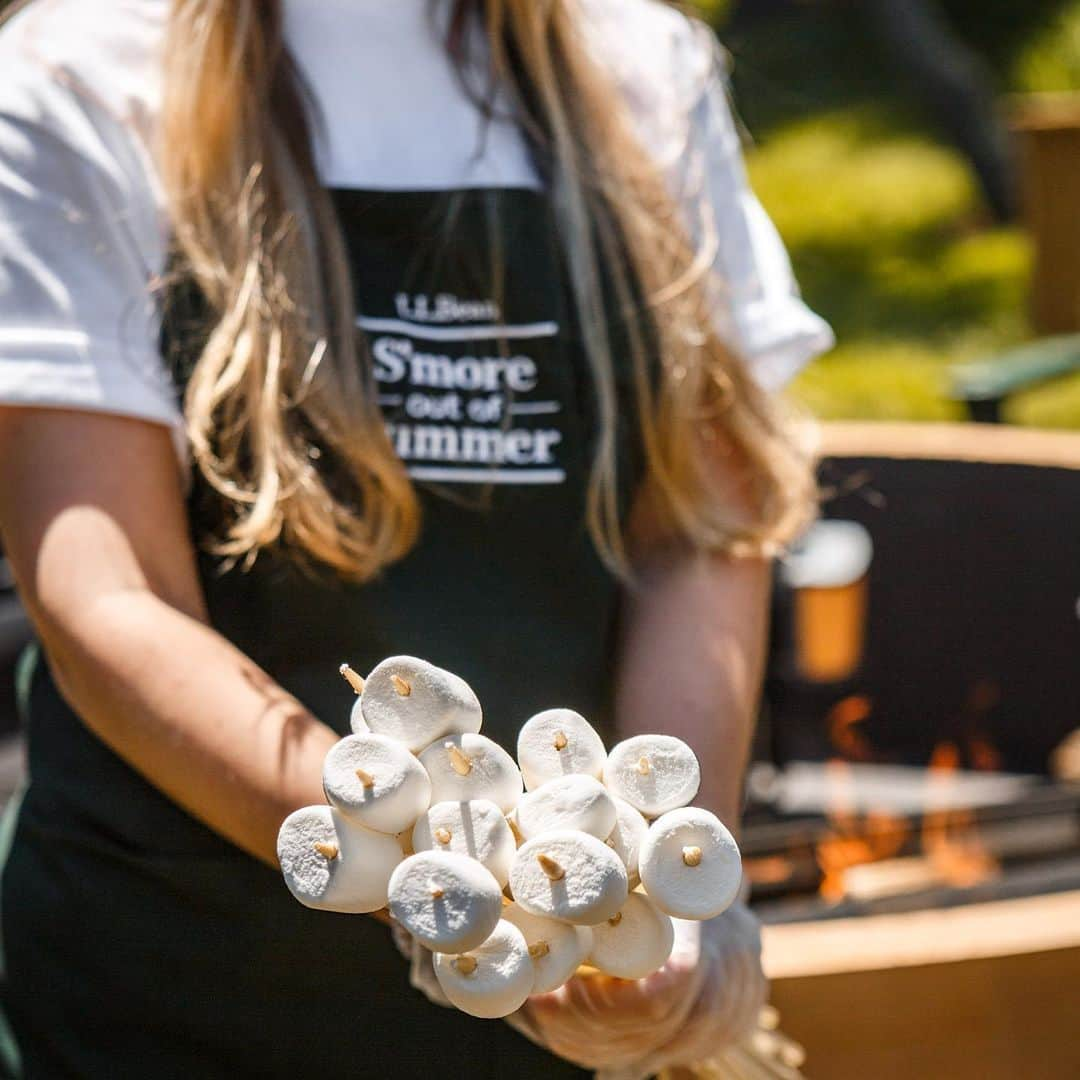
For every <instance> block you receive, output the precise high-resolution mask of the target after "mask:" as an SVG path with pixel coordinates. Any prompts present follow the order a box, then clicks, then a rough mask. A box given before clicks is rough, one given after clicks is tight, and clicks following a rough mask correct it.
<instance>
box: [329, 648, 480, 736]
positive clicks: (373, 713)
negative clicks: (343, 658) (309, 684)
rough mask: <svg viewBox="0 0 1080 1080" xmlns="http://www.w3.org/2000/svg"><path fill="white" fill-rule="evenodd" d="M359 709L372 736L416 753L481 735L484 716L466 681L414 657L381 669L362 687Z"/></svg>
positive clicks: (386, 662)
mask: <svg viewBox="0 0 1080 1080" xmlns="http://www.w3.org/2000/svg"><path fill="white" fill-rule="evenodd" d="M346 678H348V676H346ZM360 708H361V714H362V716H363V719H364V722H365V723H366V724H367V726H368V727H369V728H370V730H371V731H374V732H375V733H377V734H379V735H388V736H389V737H390V738H392V739H396V740H397V741H398V742H402V743H404V744H405V745H406V746H407V747H408V748H409V749H410V750H412V751H413V752H414V753H417V752H418V751H420V750H422V749H423V748H424V747H425V746H427V745H428V744H429V743H431V742H434V741H435V740H436V739H439V738H441V737H442V736H444V735H450V734H454V733H458V732H471V733H475V732H477V731H479V730H480V722H481V719H482V715H483V714H482V712H481V709H480V702H479V701H478V700H477V698H476V694H474V693H473V690H472V687H470V686H469V684H468V683H467V682H465V680H464V679H461V678H458V676H457V675H453V674H451V673H450V672H449V671H444V670H443V669H442V668H438V667H436V666H435V665H434V664H429V663H428V662H427V661H426V660H418V659H417V658H416V657H415V656H391V657H390V658H389V659H387V660H383V661H382V663H380V664H377V665H376V666H375V668H374V669H373V670H372V672H371V674H370V675H369V676H368V677H367V679H365V680H364V681H363V689H362V692H361V695H360Z"/></svg>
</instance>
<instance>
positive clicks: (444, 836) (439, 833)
mask: <svg viewBox="0 0 1080 1080" xmlns="http://www.w3.org/2000/svg"><path fill="white" fill-rule="evenodd" d="M435 839H436V840H438V841H439V843H440V844H449V843H450V839H451V837H450V830H449V829H443V828H438V829H436V830H435Z"/></svg>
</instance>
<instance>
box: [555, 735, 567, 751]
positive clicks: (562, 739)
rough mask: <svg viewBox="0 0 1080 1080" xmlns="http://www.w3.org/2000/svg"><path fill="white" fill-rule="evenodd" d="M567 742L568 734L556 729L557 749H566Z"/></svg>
mask: <svg viewBox="0 0 1080 1080" xmlns="http://www.w3.org/2000/svg"><path fill="white" fill-rule="evenodd" d="M566 743H567V738H566V735H565V734H564V733H563V732H561V731H556V732H555V749H556V750H565V749H566Z"/></svg>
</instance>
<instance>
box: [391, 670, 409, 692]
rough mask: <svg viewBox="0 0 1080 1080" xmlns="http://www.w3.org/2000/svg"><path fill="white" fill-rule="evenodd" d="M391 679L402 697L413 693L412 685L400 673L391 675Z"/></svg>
mask: <svg viewBox="0 0 1080 1080" xmlns="http://www.w3.org/2000/svg"><path fill="white" fill-rule="evenodd" d="M390 681H391V682H392V683H393V684H394V689H395V690H396V691H397V692H398V693H399V694H400V695H401V696H402V697H408V696H409V695H410V694H411V693H412V686H411V685H410V684H409V683H408V682H407V681H406V680H405V679H403V678H402V677H401V676H400V675H391V676H390Z"/></svg>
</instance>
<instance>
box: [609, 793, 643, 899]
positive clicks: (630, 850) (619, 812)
mask: <svg viewBox="0 0 1080 1080" xmlns="http://www.w3.org/2000/svg"><path fill="white" fill-rule="evenodd" d="M612 801H613V802H614V803H615V814H616V819H615V828H614V829H612V830H611V833H610V835H609V836H608V838H607V845H608V847H609V848H611V849H612V850H613V851H614V852H615V854H616V855H618V856H619V858H620V859H622V861H623V865H624V866H625V867H626V876H627V878H628V879H629V882H630V888H631V889H632V888H634V886H635V885H637V883H638V882H639V881H640V880H641V877H640V875H639V874H638V850H639V849H640V847H641V841H642V840H644V839H645V833H646V832H648V829H649V823H648V822H647V821H646V820H645V819H644V818H643V817H642V816H641V814H640V812H639V811H637V810H635V809H634V808H633V807H632V806H631V805H630V804H629V803H628V802H627V801H626V800H625V799H620V798H619V797H618V796H617V795H613V796H612Z"/></svg>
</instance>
